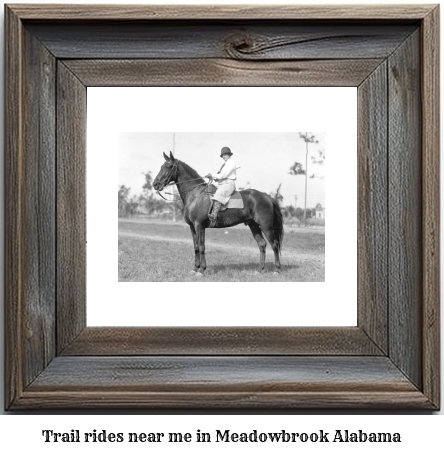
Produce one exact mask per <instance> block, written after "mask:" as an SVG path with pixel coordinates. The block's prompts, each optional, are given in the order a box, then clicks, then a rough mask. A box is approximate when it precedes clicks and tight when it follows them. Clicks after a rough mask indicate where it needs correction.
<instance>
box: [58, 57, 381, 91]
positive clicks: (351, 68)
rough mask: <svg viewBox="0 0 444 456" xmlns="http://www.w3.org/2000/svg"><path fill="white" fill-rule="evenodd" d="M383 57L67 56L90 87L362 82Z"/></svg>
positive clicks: (311, 84)
mask: <svg viewBox="0 0 444 456" xmlns="http://www.w3.org/2000/svg"><path fill="white" fill-rule="evenodd" d="M381 62H382V60H379V59H368V60H364V59H358V60H331V61H329V60H320V61H319V60H310V61H273V62H271V61H261V62H239V61H231V60H222V59H216V60H213V59H186V60H65V61H64V63H65V65H66V66H67V67H68V68H69V69H70V70H71V71H72V72H73V73H75V75H76V76H77V77H78V78H79V79H80V80H81V81H82V83H83V84H85V85H87V86H88V87H91V86H95V87H101V86H105V87H109V86H117V87H120V86H129V87H131V86H133V87H139V86H162V87H164V86H177V85H179V86H203V87H206V86H264V85H267V86H290V87H294V86H322V87H325V86H353V87H355V86H357V85H359V84H360V83H361V82H362V81H363V80H364V79H365V78H366V77H367V76H368V74H369V73H370V72H372V71H373V70H374V68H376V67H377V66H378V65H379V64H380V63H381Z"/></svg>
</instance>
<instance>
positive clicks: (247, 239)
mask: <svg viewBox="0 0 444 456" xmlns="http://www.w3.org/2000/svg"><path fill="white" fill-rule="evenodd" d="M205 245H206V249H205V256H206V260H207V271H206V275H205V276H204V277H202V278H200V279H197V278H195V277H194V276H191V275H190V274H189V273H190V271H191V269H192V267H193V266H194V249H193V240H192V237H191V233H190V229H189V227H188V226H187V225H186V224H184V223H172V222H167V221H162V222H161V221H145V220H134V219H133V220H119V281H120V282H195V281H203V282H205V281H210V282H264V281H270V282H323V281H324V280H325V234H324V230H319V229H291V230H289V229H287V230H285V235H284V243H283V246H282V256H281V265H282V273H281V274H273V273H272V272H273V266H274V260H273V258H274V255H273V251H272V249H271V247H270V246H269V245H268V244H267V258H266V269H267V272H266V273H263V274H259V273H257V269H258V267H259V249H258V247H257V244H256V241H255V240H254V239H253V236H252V235H251V232H250V230H249V228H248V227H246V226H244V225H240V226H237V227H233V228H228V229H208V230H206V243H205Z"/></svg>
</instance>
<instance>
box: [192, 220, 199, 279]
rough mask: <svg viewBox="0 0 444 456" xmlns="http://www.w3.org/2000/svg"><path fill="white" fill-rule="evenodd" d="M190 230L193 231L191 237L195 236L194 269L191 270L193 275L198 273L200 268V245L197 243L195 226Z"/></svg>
mask: <svg viewBox="0 0 444 456" xmlns="http://www.w3.org/2000/svg"><path fill="white" fill-rule="evenodd" d="M190 230H191V235H192V236H193V244H194V268H193V269H192V270H191V273H196V272H197V271H198V270H199V268H200V253H199V244H198V242H197V234H196V229H195V228H194V225H190ZM191 273H190V274H191Z"/></svg>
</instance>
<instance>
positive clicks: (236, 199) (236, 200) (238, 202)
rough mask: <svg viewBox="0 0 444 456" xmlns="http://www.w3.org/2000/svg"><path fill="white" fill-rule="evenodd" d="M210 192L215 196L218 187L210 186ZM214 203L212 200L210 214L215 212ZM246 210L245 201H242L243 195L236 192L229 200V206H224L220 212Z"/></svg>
mask: <svg viewBox="0 0 444 456" xmlns="http://www.w3.org/2000/svg"><path fill="white" fill-rule="evenodd" d="M210 192H211V193H212V194H213V195H214V193H216V187H215V186H214V185H211V186H210ZM213 203H214V201H213V200H211V205H210V210H209V213H210V212H211V211H212V210H213ZM243 208H244V200H243V199H242V195H241V194H240V193H239V192H238V191H237V190H236V191H235V192H234V193H233V194H232V195H231V196H230V199H229V200H228V203H227V204H222V206H221V207H220V209H219V212H220V211H225V210H226V209H243Z"/></svg>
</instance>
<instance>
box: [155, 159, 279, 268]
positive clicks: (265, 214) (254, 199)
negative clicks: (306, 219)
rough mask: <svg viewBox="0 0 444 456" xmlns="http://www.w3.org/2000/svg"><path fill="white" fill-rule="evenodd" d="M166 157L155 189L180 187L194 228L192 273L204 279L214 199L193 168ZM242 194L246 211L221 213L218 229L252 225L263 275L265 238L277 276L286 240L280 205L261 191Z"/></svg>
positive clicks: (157, 177)
mask: <svg viewBox="0 0 444 456" xmlns="http://www.w3.org/2000/svg"><path fill="white" fill-rule="evenodd" d="M163 156H164V157H165V163H164V164H163V165H162V167H161V168H160V171H159V174H158V175H157V176H156V178H155V179H154V182H153V187H154V189H155V190H157V191H161V190H163V189H164V188H165V186H166V185H168V184H170V183H171V182H174V183H175V184H176V186H177V190H178V192H179V195H180V197H181V199H182V202H183V203H184V205H185V207H184V219H185V221H186V222H187V223H188V225H189V226H190V229H191V234H192V235H193V242H194V253H195V264H194V269H193V271H192V272H194V273H197V274H199V275H201V274H204V273H205V269H206V267H207V263H206V260H205V228H208V225H209V224H210V220H209V218H208V211H209V209H210V205H211V195H210V194H209V193H208V190H207V185H206V182H205V181H204V180H203V179H202V177H200V176H199V174H198V173H197V172H196V171H194V169H193V168H191V167H190V166H188V165H187V164H186V163H184V162H182V161H180V160H176V159H175V158H174V157H173V154H172V153H171V152H170V156H169V157H168V156H167V155H166V154H165V152H164V154H163ZM240 194H241V195H242V199H243V202H244V208H243V209H226V210H225V211H221V212H219V214H218V217H217V224H216V226H215V228H227V227H230V226H234V225H238V224H239V223H245V225H248V226H249V227H250V230H251V232H252V233H253V237H254V239H256V242H257V244H258V246H259V251H260V268H259V271H260V272H263V271H264V270H265V247H266V242H265V239H264V235H265V237H266V238H267V240H268V242H269V243H270V245H271V248H272V249H273V252H274V263H275V272H276V273H277V272H279V271H280V268H281V263H280V261H279V254H280V250H281V246H282V240H283V237H284V229H283V223H282V213H281V210H280V208H279V204H278V203H277V201H275V200H274V199H273V198H271V197H270V196H268V195H267V194H265V193H262V192H259V191H257V190H253V189H249V190H242V191H241V192H240Z"/></svg>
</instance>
